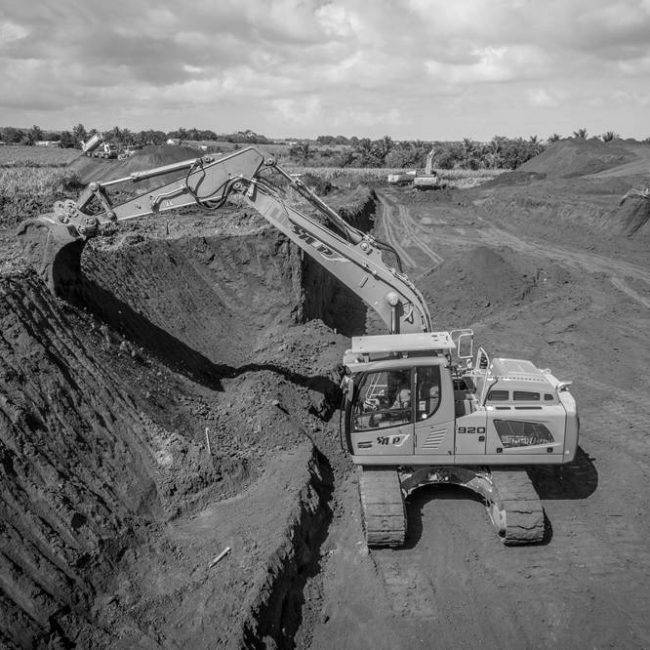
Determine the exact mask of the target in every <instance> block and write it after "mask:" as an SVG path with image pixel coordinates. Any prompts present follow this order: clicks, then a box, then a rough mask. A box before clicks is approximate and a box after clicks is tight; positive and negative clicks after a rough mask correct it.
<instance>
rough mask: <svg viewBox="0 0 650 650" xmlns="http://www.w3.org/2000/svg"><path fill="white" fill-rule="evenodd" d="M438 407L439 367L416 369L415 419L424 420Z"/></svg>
mask: <svg viewBox="0 0 650 650" xmlns="http://www.w3.org/2000/svg"><path fill="white" fill-rule="evenodd" d="M438 406H440V366H421V367H419V368H418V369H417V400H416V403H415V413H416V419H418V420H426V419H427V418H429V417H431V416H432V415H433V414H434V413H435V412H436V411H437V410H438Z"/></svg>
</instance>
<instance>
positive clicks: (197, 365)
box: [52, 246, 338, 419]
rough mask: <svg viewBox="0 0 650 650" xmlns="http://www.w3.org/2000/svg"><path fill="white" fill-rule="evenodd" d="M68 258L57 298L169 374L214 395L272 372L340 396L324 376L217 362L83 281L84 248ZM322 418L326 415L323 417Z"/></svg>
mask: <svg viewBox="0 0 650 650" xmlns="http://www.w3.org/2000/svg"><path fill="white" fill-rule="evenodd" d="M67 253H68V254H66V256H65V259H61V260H60V262H61V263H60V265H59V266H58V267H57V268H56V269H53V271H56V272H55V273H53V274H52V280H53V290H54V293H55V294H56V295H57V296H58V297H59V298H62V299H63V300H66V301H67V302H69V303H71V304H73V305H75V306H76V307H78V308H80V309H83V310H86V311H88V312H90V313H92V314H93V315H94V316H96V317H97V318H98V319H99V320H101V321H102V322H104V323H106V324H107V325H109V326H110V327H112V328H113V329H115V330H116V331H117V332H119V333H120V334H121V335H123V336H125V337H126V338H128V339H129V341H130V342H131V343H132V344H134V345H136V346H138V347H142V348H143V349H145V350H147V351H148V352H149V353H150V354H152V355H153V356H154V357H155V358H157V359H158V360H159V361H161V362H162V363H164V364H165V365H166V366H168V367H169V368H170V369H172V370H173V371H175V372H178V373H179V374H182V375H184V376H185V377H187V378H188V379H190V380H192V381H195V382H197V383H199V384H201V385H203V386H205V387H207V388H209V389H211V390H216V391H222V390H223V384H222V380H223V379H226V378H234V377H237V376H239V375H242V374H244V373H246V372H259V371H265V370H268V371H271V372H274V373H277V374H278V375H281V376H282V377H284V378H285V379H286V380H287V381H290V382H291V383H293V384H296V385H299V386H302V387H305V388H308V389H310V390H313V391H316V392H319V393H322V394H323V396H324V398H325V399H324V404H329V403H330V402H333V400H334V398H335V396H336V395H338V384H337V383H336V382H334V381H333V380H332V379H330V378H329V377H325V376H322V375H315V376H306V375H302V374H300V373H297V372H294V371H292V370H289V369H287V368H283V367H282V366H279V365H277V364H273V363H248V364H244V365H242V366H239V367H237V366H232V365H229V364H220V363H215V362H213V361H212V360H210V359H209V358H208V357H206V356H204V355H203V354H201V353H200V352H197V351H196V350H195V349H193V348H192V347H190V346H189V345H187V344H186V343H184V342H183V341H181V340H180V339H178V338H176V337H175V336H173V335H171V334H170V333H169V332H167V331H166V330H164V329H163V328H162V327H159V326H158V325H156V324H154V323H152V322H151V321H150V320H148V319H147V318H145V317H144V316H143V315H142V314H140V313H138V312H137V311H135V310H134V309H133V308H132V307H131V306H130V305H129V304H127V303H125V302H124V301H122V300H120V299H119V298H117V297H116V296H115V295H114V294H112V293H111V292H110V291H107V290H106V289H104V288H103V287H101V286H99V285H98V284H96V283H95V282H93V281H91V280H89V279H88V278H86V277H84V276H83V274H82V273H81V269H80V262H79V256H80V254H81V246H77V247H74V248H73V247H70V249H69V250H68V251H67ZM321 417H322V416H321ZM325 419H326V418H325Z"/></svg>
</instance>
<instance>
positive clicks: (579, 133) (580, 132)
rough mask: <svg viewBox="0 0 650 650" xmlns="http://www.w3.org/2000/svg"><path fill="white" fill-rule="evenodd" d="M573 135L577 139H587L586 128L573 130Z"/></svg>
mask: <svg viewBox="0 0 650 650" xmlns="http://www.w3.org/2000/svg"><path fill="white" fill-rule="evenodd" d="M573 137H574V138H578V139H579V140H586V139H587V129H578V130H577V131H574V132H573Z"/></svg>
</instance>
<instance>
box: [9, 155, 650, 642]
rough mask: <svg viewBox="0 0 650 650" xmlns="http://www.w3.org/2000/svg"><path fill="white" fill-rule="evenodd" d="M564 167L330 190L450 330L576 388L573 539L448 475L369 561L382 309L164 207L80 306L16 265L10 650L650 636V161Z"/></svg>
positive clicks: (551, 483)
mask: <svg viewBox="0 0 650 650" xmlns="http://www.w3.org/2000/svg"><path fill="white" fill-rule="evenodd" d="M552 154H553V148H551V149H549V150H547V152H546V154H545V156H544V157H543V158H542V157H540V160H537V161H533V162H534V163H535V164H531V165H530V169H525V170H523V171H522V172H520V173H519V174H517V173H515V174H513V175H512V176H511V177H510V178H507V177H505V176H504V177H500V179H498V181H497V182H494V183H493V184H491V185H488V186H484V187H482V188H475V189H472V190H466V191H442V192H429V193H417V192H415V191H414V190H408V189H400V190H396V189H383V190H382V189H378V190H377V201H376V202H375V199H373V198H372V197H371V196H369V195H368V194H364V193H363V192H362V191H361V190H360V191H359V192H358V193H357V194H355V195H354V196H350V195H349V194H341V195H337V194H333V195H331V196H328V197H326V199H327V200H328V202H331V203H334V204H336V205H337V206H340V205H341V204H342V203H350V204H352V205H353V207H352V208H351V209H348V211H347V214H348V217H349V218H351V219H353V220H355V222H356V223H357V225H359V226H361V227H364V228H370V227H372V226H373V217H374V218H375V222H374V226H375V232H376V233H377V234H378V235H379V236H381V237H382V238H384V239H387V240H389V241H391V242H392V243H393V244H394V245H396V247H397V248H398V249H399V250H400V251H401V252H402V253H403V256H404V260H405V262H406V265H407V269H408V272H409V274H410V276H411V277H412V278H414V279H415V280H416V283H417V284H418V286H419V287H420V288H422V290H423V291H424V292H425V294H426V295H427V298H428V301H429V305H430V308H431V312H432V315H433V318H434V325H435V326H436V327H437V328H440V329H444V328H455V327H468V326H469V327H473V328H474V329H475V331H476V334H477V339H478V340H479V341H480V343H481V344H483V345H484V346H485V347H486V348H487V349H488V350H489V351H490V352H491V353H492V354H493V355H500V356H509V355H512V356H517V357H523V358H529V359H531V360H532V361H534V362H535V363H536V364H537V365H539V366H541V367H547V366H548V367H551V368H552V369H553V370H554V372H555V374H557V375H558V376H559V377H561V378H566V379H574V380H575V383H574V386H573V392H574V394H575V395H576V399H577V401H578V404H579V407H580V414H581V422H582V437H581V448H580V450H579V454H578V458H577V460H576V462H575V463H573V464H571V465H570V466H567V467H565V468H563V469H561V470H560V469H545V468H540V469H536V470H534V471H531V477H532V479H533V481H534V483H535V485H536V488H537V490H538V492H539V494H540V496H541V497H542V499H543V503H544V507H545V510H546V512H547V515H548V519H549V521H548V534H547V538H546V540H545V543H544V544H543V545H540V546H535V547H527V548H506V547H504V546H503V545H502V544H501V543H500V542H499V540H498V539H497V537H496V535H495V534H494V533H493V531H492V529H491V527H490V524H489V522H488V518H487V515H486V513H485V510H484V508H483V506H482V505H481V504H480V503H479V502H478V501H475V500H473V499H471V498H468V495H466V494H464V493H462V492H460V491H456V490H452V489H429V490H427V489H423V490H420V491H418V492H417V493H416V494H415V495H413V496H412V497H411V498H410V500H409V503H408V519H409V538H408V543H407V545H406V547H405V548H404V549H399V550H379V551H372V552H370V553H369V552H368V551H367V550H366V548H365V544H364V542H363V531H362V525H361V516H360V507H359V500H358V493H357V485H356V474H355V472H354V470H353V469H352V468H351V467H350V464H349V462H348V461H347V460H346V458H345V455H344V454H343V453H342V452H341V451H340V449H339V447H338V440H337V435H338V434H337V426H336V419H337V418H336V416H335V417H334V418H332V419H331V420H328V416H329V414H328V413H326V411H327V410H328V404H327V399H328V398H331V397H332V395H333V394H334V392H335V390H334V387H335V384H334V381H333V379H334V377H333V376H332V374H331V373H330V369H331V368H332V367H333V366H334V365H335V364H336V363H337V362H338V361H339V360H340V355H341V352H342V351H343V349H344V348H345V347H346V344H347V342H348V339H347V336H349V335H351V334H355V333H360V332H361V331H363V329H364V327H365V326H366V324H368V327H369V328H370V330H371V331H372V330H373V329H374V328H375V327H376V326H377V325H376V322H375V321H374V320H373V319H372V318H371V317H370V318H369V319H367V314H366V312H365V310H364V309H363V308H362V307H361V306H360V305H359V304H358V302H357V301H356V300H354V297H353V296H351V295H350V294H349V292H346V291H345V290H343V289H340V288H338V286H337V285H336V284H335V283H334V282H333V281H332V280H331V279H330V278H328V277H326V276H325V275H324V274H323V273H322V272H321V271H320V269H319V268H318V267H317V266H315V265H313V264H312V263H310V262H309V261H308V260H304V259H303V258H302V257H301V256H299V255H298V254H297V253H296V252H295V251H294V250H293V249H292V248H291V247H289V246H288V245H287V244H286V242H285V241H284V240H283V239H282V238H281V237H278V236H277V235H276V234H275V233H274V232H273V231H270V230H268V229H266V228H265V227H264V225H263V222H261V221H258V220H257V219H256V218H255V217H253V216H252V215H246V214H244V213H242V212H241V211H237V210H233V211H231V212H230V213H227V214H226V215H225V216H224V217H223V218H222V220H220V221H219V224H218V227H217V226H215V222H214V221H213V220H212V219H213V218H209V219H208V218H206V217H204V216H202V215H197V214H187V215H184V216H183V217H182V218H177V219H172V218H164V219H162V220H160V219H159V220H154V219H148V220H145V221H143V222H141V223H139V224H138V225H132V226H130V227H129V228H128V231H127V232H123V233H121V234H119V235H115V236H114V237H112V238H104V239H101V240H96V241H94V242H92V243H91V244H89V245H88V246H87V247H86V250H84V253H83V255H82V257H81V260H80V267H81V270H82V271H83V273H82V279H81V280H80V281H78V282H75V283H72V284H70V285H68V286H67V289H66V290H67V292H68V293H67V296H68V299H69V301H68V302H62V301H61V300H55V299H53V298H52V297H51V296H50V295H49V294H48V293H46V292H45V288H44V285H43V284H42V283H41V282H40V281H39V280H38V279H37V278H36V277H34V275H33V274H29V273H27V272H23V271H19V270H17V269H18V268H19V267H20V264H18V263H16V262H17V261H18V260H15V259H14V257H15V253H12V255H13V256H14V257H12V256H11V255H10V256H9V259H10V260H11V262H10V263H6V264H5V268H8V271H7V273H5V275H4V277H3V279H2V281H1V282H0V290H1V292H2V293H1V298H0V310H1V311H0V318H1V319H2V330H1V331H2V335H1V338H0V341H1V342H2V346H3V358H4V359H5V360H6V362H5V363H4V364H3V366H2V373H3V374H2V376H1V377H0V381H2V384H3V385H2V393H1V395H2V396H3V397H2V400H3V401H2V402H1V403H0V418H2V428H1V431H2V439H1V440H0V454H1V455H2V461H3V462H2V464H0V481H2V490H3V492H2V493H3V496H2V498H1V499H0V506H1V507H2V513H1V514H0V522H2V528H1V529H0V560H1V561H2V562H3V570H2V572H0V581H1V582H0V612H1V613H2V616H1V617H0V632H1V633H2V637H0V639H2V642H4V643H5V644H7V645H9V646H10V647H12V646H18V647H32V646H35V645H36V646H38V645H40V646H47V645H48V644H50V645H54V646H55V645H56V644H58V645H59V647H68V646H71V645H77V646H79V647H87V646H90V645H98V646H109V645H110V646H118V647H134V646H136V645H139V646H142V647H159V646H173V647H175V646H192V647H214V646H220V645H224V646H232V647H237V646H239V647H298V648H307V647H312V648H321V647H322V648H331V647H341V648H395V647H402V646H407V645H408V646H412V647H417V648H429V647H432V646H435V647H460V648H464V647H475V646H480V645H481V646H486V647H493V646H503V647H571V646H574V647H579V648H581V647H625V648H628V647H639V648H642V647H648V645H650V632H649V628H648V626H647V623H646V618H647V616H646V612H647V610H648V608H649V607H650V589H648V587H647V578H648V577H649V576H648V567H650V552H649V550H648V549H649V547H648V543H647V540H648V538H649V536H650V526H649V524H648V521H650V517H649V514H650V513H649V508H648V505H647V503H646V498H645V493H646V492H647V490H646V489H645V486H646V485H647V482H648V478H649V474H650V446H649V444H648V438H647V435H646V430H647V423H648V419H649V417H650V412H649V411H650V409H649V408H648V406H647V395H648V392H649V389H650V386H649V382H648V377H647V371H646V369H647V367H648V365H649V364H650V352H649V351H648V346H647V332H648V331H650V313H649V312H648V309H650V264H648V258H647V251H648V244H649V243H650V242H648V236H650V235H649V234H648V233H649V232H650V231H648V227H647V226H646V224H645V221H643V219H644V218H646V219H647V217H644V213H643V212H642V211H640V210H637V211H636V213H635V219H636V222H635V223H638V224H639V227H638V228H635V229H634V232H630V228H629V227H628V225H629V214H628V213H627V212H625V210H624V209H622V208H621V206H619V200H620V197H621V196H622V195H623V194H624V193H625V192H627V191H628V189H630V187H632V186H636V187H642V185H639V183H645V184H647V183H648V182H650V177H649V176H648V174H647V171H646V172H643V169H642V165H641V163H640V161H642V159H645V158H644V157H645V156H646V154H647V150H646V149H643V148H639V147H636V146H635V147H627V148H626V145H625V143H622V144H620V145H618V144H617V146H616V148H614V149H611V150H605V149H603V148H602V147H600V146H595V145H594V144H593V143H584V144H581V143H568V144H567V143H559V145H558V146H557V147H556V149H555V158H554V157H553V155H552ZM625 169H629V170H632V171H633V174H632V175H629V174H627V173H626V172H625ZM621 170H622V171H621ZM630 173H631V172H630ZM644 174H645V175H644ZM375 207H376V213H375V214H374V215H373V210H374V209H375ZM2 246H3V250H4V249H7V250H9V249H10V248H12V242H11V240H10V238H8V237H5V239H4V243H3V244H2ZM12 250H13V248H12ZM314 318H316V319H320V320H312V319H314ZM206 428H207V435H208V437H209V441H210V450H208V446H207V443H206ZM314 444H315V446H314ZM227 547H230V549H231V551H230V553H229V554H228V555H226V556H225V557H224V558H223V559H221V560H220V561H219V562H218V563H216V564H214V565H212V566H211V563H212V562H213V560H214V558H215V557H217V556H218V554H219V553H220V552H221V551H222V550H224V549H225V548H227Z"/></svg>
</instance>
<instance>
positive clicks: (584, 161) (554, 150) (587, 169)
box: [517, 138, 637, 178]
mask: <svg viewBox="0 0 650 650" xmlns="http://www.w3.org/2000/svg"><path fill="white" fill-rule="evenodd" d="M636 158H637V155H636V154H635V153H634V151H633V147H632V146H631V145H628V144H627V143H625V142H622V141H618V140H616V141H612V142H601V141H600V140H596V139H592V140H582V139H579V138H574V139H572V140H560V141H559V142H554V143H553V144H551V145H550V146H549V147H548V148H547V149H546V150H545V151H543V152H542V153H541V154H539V155H538V156H535V158H532V159H531V160H529V161H528V162H527V163H524V164H523V165H522V166H521V167H519V168H518V169H517V172H518V173H519V175H521V174H522V173H531V172H532V173H536V174H545V175H546V176H547V177H563V178H571V177H574V176H585V175H587V174H595V173H597V172H601V171H603V170H605V169H609V168H612V167H617V166H619V165H623V164H625V163H628V162H631V161H633V160H635V159H636Z"/></svg>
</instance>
